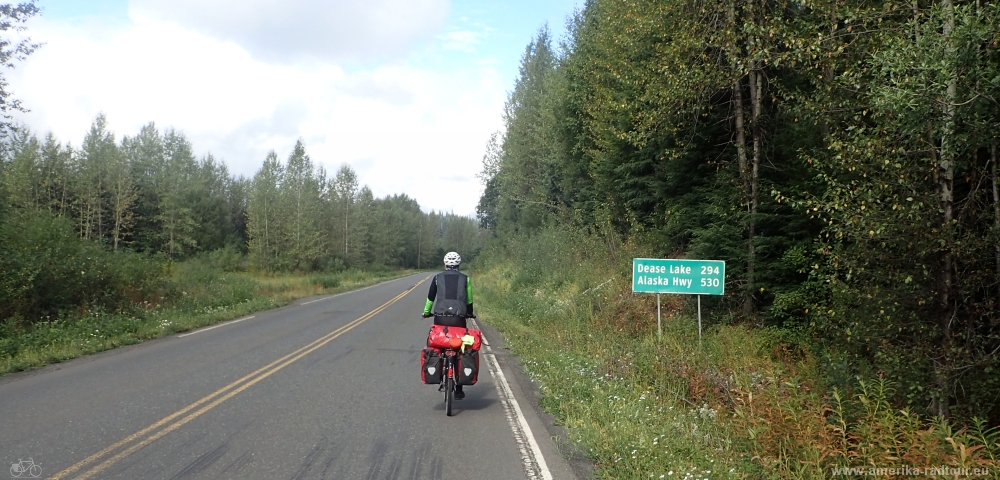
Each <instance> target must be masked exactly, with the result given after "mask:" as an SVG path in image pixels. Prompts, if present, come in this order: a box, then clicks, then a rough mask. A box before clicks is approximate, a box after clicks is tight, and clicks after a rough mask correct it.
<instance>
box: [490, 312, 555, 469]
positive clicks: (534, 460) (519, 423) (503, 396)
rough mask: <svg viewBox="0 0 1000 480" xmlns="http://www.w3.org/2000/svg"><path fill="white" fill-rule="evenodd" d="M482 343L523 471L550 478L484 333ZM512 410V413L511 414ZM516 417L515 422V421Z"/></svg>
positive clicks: (543, 460)
mask: <svg viewBox="0 0 1000 480" xmlns="http://www.w3.org/2000/svg"><path fill="white" fill-rule="evenodd" d="M472 325H473V326H474V327H475V328H476V330H480V331H481V330H482V329H480V328H479V324H478V323H476V321H475V320H473V321H472ZM482 339H483V344H484V345H485V346H486V353H487V355H486V365H487V367H489V369H490V374H492V375H493V378H495V379H497V380H499V381H498V382H497V383H496V387H497V393H498V394H500V402H501V403H503V404H504V406H505V407H507V408H504V414H505V415H507V422H508V423H510V426H511V430H512V431H513V433H514V441H515V442H517V447H518V450H520V451H521V460H522V461H523V462H524V468H525V473H526V474H527V477H528V478H529V479H534V478H538V477H536V469H537V473H538V474H541V478H542V479H543V480H552V472H550V471H549V467H548V465H547V464H546V463H545V457H543V456H542V450H541V449H540V448H538V442H537V441H535V436H534V435H533V434H532V433H531V427H529V426H528V421H527V420H526V419H525V418H524V413H523V412H521V407H520V406H519V405H518V403H517V399H516V398H514V392H513V391H511V389H510V384H508V383H507V377H506V376H505V375H504V373H503V369H501V368H500V363H499V362H497V359H496V355H494V354H493V349H492V348H491V347H490V344H489V342H487V341H486V335H482ZM511 411H513V414H514V415H511V413H512V412H511ZM515 418H516V422H515ZM521 432H523V437H527V441H528V446H530V448H531V450H530V452H529V451H527V449H526V448H525V445H524V438H522V435H519V433H521Z"/></svg>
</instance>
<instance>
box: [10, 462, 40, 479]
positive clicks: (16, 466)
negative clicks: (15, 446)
mask: <svg viewBox="0 0 1000 480" xmlns="http://www.w3.org/2000/svg"><path fill="white" fill-rule="evenodd" d="M26 473H27V474H28V476H29V477H31V478H38V477H41V476H42V466H41V465H38V464H36V463H35V460H34V459H33V458H29V459H28V461H27V462H25V461H24V460H21V459H20V458H19V459H17V463H12V464H10V476H12V477H14V478H21V475H24V474H26Z"/></svg>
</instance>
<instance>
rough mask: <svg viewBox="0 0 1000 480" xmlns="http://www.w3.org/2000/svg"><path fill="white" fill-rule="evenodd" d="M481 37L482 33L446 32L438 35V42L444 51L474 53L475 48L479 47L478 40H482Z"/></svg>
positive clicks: (467, 31) (466, 31)
mask: <svg viewBox="0 0 1000 480" xmlns="http://www.w3.org/2000/svg"><path fill="white" fill-rule="evenodd" d="M482 36H483V34H482V32H474V31H470V30H456V31H452V32H448V33H446V34H444V35H439V36H438V40H440V41H441V44H442V46H443V47H444V48H445V49H446V50H458V51H460V52H466V53H475V51H476V47H477V46H479V43H480V38H482Z"/></svg>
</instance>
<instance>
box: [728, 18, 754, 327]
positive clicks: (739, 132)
mask: <svg viewBox="0 0 1000 480" xmlns="http://www.w3.org/2000/svg"><path fill="white" fill-rule="evenodd" d="M728 17H729V18H728V20H729V26H730V28H731V29H732V31H733V32H735V31H736V5H735V2H730V3H729V10H728ZM729 56H730V63H731V65H732V73H733V86H732V88H733V100H732V101H733V107H734V108H733V110H734V116H735V122H734V123H735V127H736V159H737V161H738V163H739V167H740V180H741V182H742V185H743V195H745V196H746V197H749V198H748V201H747V211H748V212H750V214H751V217H752V215H753V213H754V206H753V193H752V189H753V186H752V185H751V173H750V166H749V165H748V163H749V162H748V160H747V138H746V128H745V126H744V124H743V122H744V112H743V71H742V69H741V68H740V52H739V45H737V44H736V43H735V42H734V43H733V46H732V47H731V48H730V51H729ZM753 82H754V77H753V74H751V85H750V95H751V99H752V98H753V96H754V91H755V89H754V85H753ZM746 197H745V198H746ZM752 224H753V220H752V219H751V227H750V235H749V237H750V239H749V240H750V241H749V242H748V243H749V246H748V249H747V285H748V288H747V294H748V295H747V298H746V299H745V300H744V303H743V313H745V314H747V315H750V314H751V313H753V290H752V289H753V271H754V265H753V257H754V251H753V248H754V247H753V226H752Z"/></svg>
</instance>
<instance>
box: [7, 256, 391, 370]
mask: <svg viewBox="0 0 1000 480" xmlns="http://www.w3.org/2000/svg"><path fill="white" fill-rule="evenodd" d="M210 260H211V259H207V258H199V259H194V260H191V261H188V262H183V263H175V264H168V266H167V271H166V272H164V277H163V279H162V282H161V283H160V286H159V288H158V289H157V290H156V291H155V292H154V293H153V294H152V295H145V296H143V297H141V298H139V299H136V300H135V302H134V303H133V304H132V305H130V306H129V307H127V308H120V309H118V310H117V311H107V310H104V309H102V308H101V307H100V306H99V305H93V306H91V307H90V308H87V307H80V308H77V309H74V310H71V311H63V312H61V313H60V314H58V315H54V316H50V317H45V318H41V319H32V321H24V319H22V318H9V319H7V320H6V321H3V322H0V374H4V373H10V372H16V371H21V370H27V369H30V368H33V367H38V366H42V365H46V364H50V363H55V362H61V361H65V360H67V359H71V358H75V357H78V356H81V355H86V354H89V353H95V352H100V351H103V350H108V349H111V348H115V347H118V346H122V345H129V344H134V343H138V342H141V341H143V340H146V339H151V338H156V337H161V336H164V335H170V334H173V333H177V332H183V331H186V330H190V329H194V328H198V327H202V326H205V325H210V324H213V323H217V322H220V321H225V320H230V319H234V318H238V317H241V316H243V315H247V314H250V313H252V312H256V311H260V310H265V309H269V308H275V307H279V306H282V305H285V304H287V303H288V302H290V301H292V300H295V299H298V298H302V297H306V296H310V295H317V294H326V293H336V292H341V291H346V290H351V289H355V288H358V287H362V286H366V285H370V284H373V283H376V282H378V281H381V280H383V279H386V278H390V277H395V276H399V275H401V274H404V273H405V272H399V271H382V272H376V273H372V272H364V271H360V270H347V271H342V272H339V273H334V274H313V275H296V274H277V275H264V274H260V273H250V272H227V271H224V268H222V267H221V266H220V265H219V264H218V263H215V262H213V261H210Z"/></svg>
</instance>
